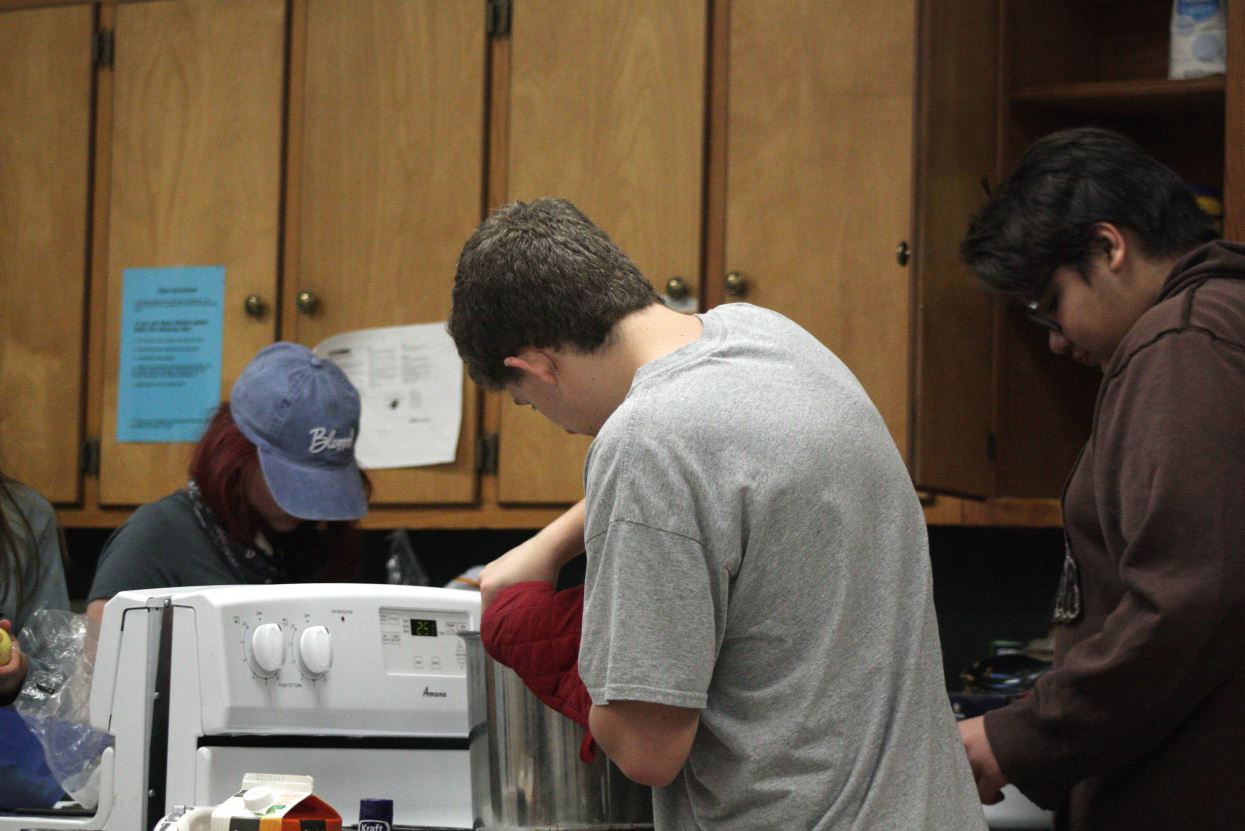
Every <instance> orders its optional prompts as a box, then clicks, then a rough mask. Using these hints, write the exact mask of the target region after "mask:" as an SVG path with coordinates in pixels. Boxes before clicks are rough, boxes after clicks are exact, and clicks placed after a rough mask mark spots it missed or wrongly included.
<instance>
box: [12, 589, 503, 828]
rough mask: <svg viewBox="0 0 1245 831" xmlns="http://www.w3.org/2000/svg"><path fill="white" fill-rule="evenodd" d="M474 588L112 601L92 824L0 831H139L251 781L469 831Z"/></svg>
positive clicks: (345, 814) (246, 592)
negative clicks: (266, 780) (468, 651)
mask: <svg viewBox="0 0 1245 831" xmlns="http://www.w3.org/2000/svg"><path fill="white" fill-rule="evenodd" d="M479 610H480V599H479V595H478V594H477V593H475V592H469V591H460V590H455V589H432V588H424V587H417V586H389V585H375V584H354V583H348V584H326V583H318V584H317V583H306V584H292V585H283V586H219V587H199V588H179V589H160V590H150V591H136V592H122V593H120V594H118V595H117V596H116V597H114V598H113V599H112V600H110V601H109V603H108V605H107V607H106V609H105V612H104V620H103V625H102V627H101V631H100V642H99V651H98V653H97V657H96V662H95V677H94V679H93V682H92V687H91V704H90V710H91V724H92V726H94V727H96V728H98V729H101V730H105V731H107V732H110V733H112V734H113V736H114V737H115V746H114V747H113V748H110V749H109V750H107V751H105V755H104V759H103V761H102V763H101V782H100V804H99V806H98V807H97V808H96V809H95V811H94V812H93V814H92V815H91V816H68V815H60V816H58V815H55V814H50V815H49V814H43V815H40V816H25V817H22V816H13V815H3V814H0V831H6V830H7V829H13V830H14V831H16V829H70V828H73V829H82V831H135V829H144V828H151V827H152V826H153V825H154V824H155V822H156V821H157V820H158V819H159V818H160V817H162V816H164V815H165V814H166V813H167V812H168V811H169V810H171V809H172V807H173V806H174V805H215V804H218V803H220V802H223V801H224V800H225V799H227V798H228V797H230V796H232V795H233V794H234V793H235V792H236V790H237V788H238V785H239V783H240V782H241V781H242V776H243V775H244V774H245V773H247V772H252V771H254V772H265V773H296V774H309V775H311V776H313V777H314V778H315V793H316V795H317V796H319V797H320V798H321V799H324V800H325V801H326V802H328V803H329V804H330V805H332V806H333V807H334V808H335V809H337V811H338V812H339V813H341V815H342V820H343V823H344V824H346V825H350V824H353V823H355V822H356V820H357V811H358V805H359V800H360V799H361V798H363V797H378V798H388V799H392V800H393V801H394V824H395V825H396V826H397V825H402V826H422V827H437V828H464V829H465V828H470V827H471V821H472V812H471V784H470V783H471V776H470V766H469V762H468V753H467V678H466V657H465V651H464V645H463V643H462V639H461V638H459V637H458V633H459V632H460V631H464V630H467V629H478V628H479V615H480V611H479Z"/></svg>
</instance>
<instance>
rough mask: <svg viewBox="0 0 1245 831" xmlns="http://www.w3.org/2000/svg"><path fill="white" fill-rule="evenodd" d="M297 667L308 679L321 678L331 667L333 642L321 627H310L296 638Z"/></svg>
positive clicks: (326, 631)
mask: <svg viewBox="0 0 1245 831" xmlns="http://www.w3.org/2000/svg"><path fill="white" fill-rule="evenodd" d="M297 657H298V666H299V667H300V668H301V669H302V671H303V674H304V675H306V676H307V677H308V678H323V677H324V674H325V673H326V672H328V671H329V667H331V666H332V665H333V640H332V638H330V637H329V630H328V629H325V628H324V627H323V626H310V627H308V628H307V629H304V630H303V633H302V634H301V635H299V636H298V653H297Z"/></svg>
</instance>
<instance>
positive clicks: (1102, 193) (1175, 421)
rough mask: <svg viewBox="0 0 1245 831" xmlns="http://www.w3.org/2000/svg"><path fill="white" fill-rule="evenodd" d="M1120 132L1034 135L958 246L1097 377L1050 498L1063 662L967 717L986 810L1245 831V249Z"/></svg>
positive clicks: (1075, 824) (1077, 822) (1086, 823)
mask: <svg viewBox="0 0 1245 831" xmlns="http://www.w3.org/2000/svg"><path fill="white" fill-rule="evenodd" d="M1215 237H1216V232H1215V230H1214V227H1213V225H1212V221H1211V219H1210V218H1209V217H1208V216H1206V215H1205V214H1204V213H1202V211H1201V210H1200V209H1199V208H1198V207H1197V204H1196V202H1195V201H1194V199H1193V197H1192V196H1191V195H1190V193H1189V191H1188V189H1187V188H1186V187H1185V186H1184V184H1183V183H1182V182H1181V180H1180V179H1179V178H1178V177H1177V176H1176V175H1175V174H1174V173H1173V172H1172V171H1171V170H1169V169H1168V168H1167V167H1165V166H1163V165H1162V164H1160V163H1159V162H1158V161H1156V160H1155V159H1153V158H1152V157H1151V156H1149V155H1148V154H1146V153H1145V152H1144V151H1143V150H1141V149H1140V148H1139V147H1137V146H1136V145H1135V144H1133V143H1132V142H1131V141H1129V140H1128V139H1126V138H1124V137H1123V136H1120V135H1118V134H1115V133H1111V132H1108V131H1106V130H1100V129H1092V128H1083V129H1075V130H1066V131H1062V132H1059V133H1055V134H1052V135H1049V136H1047V137H1045V138H1043V139H1041V140H1040V141H1038V142H1037V143H1036V144H1034V145H1033V146H1032V147H1031V148H1029V150H1028V151H1026V153H1025V155H1024V156H1023V157H1022V158H1021V160H1020V162H1019V164H1018V165H1017V167H1016V170H1015V171H1014V172H1013V173H1012V174H1011V175H1010V176H1009V177H1008V179H1007V180H1006V181H1005V182H1004V183H1003V184H1002V186H1000V187H999V188H998V190H997V191H996V192H995V193H994V194H993V196H992V197H991V199H990V200H989V202H988V203H987V204H986V206H985V207H984V208H983V209H982V210H981V211H980V213H979V214H978V215H977V216H976V217H974V219H973V221H972V223H971V226H970V228H969V231H968V234H967V236H966V238H965V240H964V243H963V245H962V248H961V253H962V255H963V257H964V259H965V261H966V262H967V263H968V264H969V265H970V266H971V267H972V268H973V270H974V271H976V272H977V274H978V276H979V277H980V278H981V280H982V281H983V282H984V283H985V284H986V285H987V286H988V287H990V288H992V289H995V290H997V291H1001V292H1004V293H1006V294H1008V295H1010V296H1012V297H1014V298H1015V299H1017V300H1019V301H1020V302H1021V303H1022V304H1024V305H1025V306H1026V308H1027V310H1028V313H1029V316H1030V318H1031V319H1032V320H1033V321H1034V322H1036V323H1038V324H1040V325H1042V326H1044V327H1046V328H1047V329H1048V330H1049V339H1050V348H1051V349H1052V350H1053V351H1054V352H1057V353H1065V354H1070V355H1071V356H1072V357H1073V358H1075V359H1076V360H1078V361H1081V362H1083V363H1086V364H1090V365H1094V366H1098V367H1100V368H1101V370H1102V373H1103V380H1102V386H1101V387H1100V389H1099V392H1098V398H1097V403H1096V405H1095V408H1094V420H1093V427H1092V431H1091V434H1090V437H1089V440H1088V442H1087V444H1086V445H1085V448H1084V450H1083V451H1082V453H1081V457H1080V459H1079V461H1078V462H1077V464H1076V466H1075V468H1074V470H1073V472H1072V475H1071V477H1070V478H1069V480H1068V483H1067V485H1066V486H1065V489H1064V495H1063V514H1064V524H1065V539H1066V543H1067V544H1066V557H1065V561H1064V569H1063V576H1062V580H1061V583H1060V587H1059V591H1058V597H1057V599H1056V608H1055V614H1054V621H1055V623H1056V624H1057V628H1056V639H1055V661H1054V665H1053V668H1052V669H1051V671H1050V672H1048V673H1047V674H1045V675H1044V676H1043V677H1042V678H1041V680H1039V681H1038V683H1037V685H1036V687H1035V689H1034V691H1033V694H1032V695H1031V696H1029V697H1027V698H1025V699H1022V700H1020V701H1017V702H1015V703H1013V704H1011V705H1009V706H1007V707H1004V708H1002V709H999V710H995V711H992V712H990V713H988V714H986V715H985V716H984V717H983V718H975V719H970V720H967V721H965V722H962V723H961V725H960V730H961V736H962V738H963V741H964V746H965V749H966V751H967V752H968V755H969V759H970V762H971V764H972V767H973V773H974V776H975V777H976V779H977V787H978V791H979V795H980V796H981V799H982V801H983V802H986V803H991V802H996V801H998V799H1000V788H1001V787H1002V786H1003V785H1005V784H1007V783H1009V782H1010V783H1012V784H1014V785H1015V786H1016V787H1017V788H1019V789H1020V791H1021V792H1023V793H1024V794H1025V795H1026V796H1028V797H1029V798H1030V799H1032V800H1033V801H1034V802H1036V803H1037V804H1038V805H1040V806H1043V807H1046V808H1052V809H1056V827H1057V828H1060V829H1071V830H1072V831H1088V830H1089V829H1093V830H1094V831H1106V830H1107V829H1129V831H1137V829H1173V828H1180V829H1183V831H1193V830H1194V829H1228V828H1233V829H1236V828H1245V771H1243V770H1242V768H1243V767H1245V765H1243V764H1242V761H1241V758H1242V748H1245V660H1243V659H1245V245H1241V244H1239V243H1230V242H1223V241H1217V240H1216V239H1215Z"/></svg>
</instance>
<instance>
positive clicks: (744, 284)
mask: <svg viewBox="0 0 1245 831" xmlns="http://www.w3.org/2000/svg"><path fill="white" fill-rule="evenodd" d="M724 282H725V287H724V289H723V291H725V292H726V294H727V296H729V297H743V296H744V295H745V294H747V293H748V278H747V277H744V275H743V274H741V273H740V272H738V271H732V272H730V273H729V274H727V275H726V280H725V281H724Z"/></svg>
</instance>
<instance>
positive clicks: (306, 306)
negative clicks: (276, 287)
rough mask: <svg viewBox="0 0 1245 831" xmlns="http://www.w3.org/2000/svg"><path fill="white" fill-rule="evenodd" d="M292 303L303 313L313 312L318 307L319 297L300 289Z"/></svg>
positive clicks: (309, 313)
mask: <svg viewBox="0 0 1245 831" xmlns="http://www.w3.org/2000/svg"><path fill="white" fill-rule="evenodd" d="M294 303H295V305H297V306H298V311H299V312H300V313H301V314H305V315H311V314H315V313H316V309H318V308H320V298H318V297H316V295H315V293H314V292H310V291H300V292H299V293H298V297H296V298H295V300H294Z"/></svg>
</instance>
